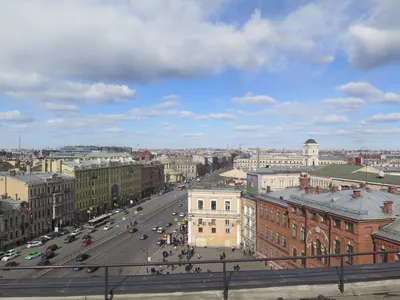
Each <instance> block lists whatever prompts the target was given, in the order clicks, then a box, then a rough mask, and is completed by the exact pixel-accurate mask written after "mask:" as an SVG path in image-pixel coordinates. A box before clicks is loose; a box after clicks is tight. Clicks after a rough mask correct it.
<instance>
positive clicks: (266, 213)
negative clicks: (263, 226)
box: [265, 208, 268, 220]
mask: <svg viewBox="0 0 400 300" xmlns="http://www.w3.org/2000/svg"><path fill="white" fill-rule="evenodd" d="M265 219H267V220H268V208H265Z"/></svg>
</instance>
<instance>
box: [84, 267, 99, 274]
mask: <svg viewBox="0 0 400 300" xmlns="http://www.w3.org/2000/svg"><path fill="white" fill-rule="evenodd" d="M98 269H99V267H90V268H87V269H86V272H88V273H94V272H96V271H97V270H98Z"/></svg>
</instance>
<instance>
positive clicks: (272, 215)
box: [271, 208, 275, 222]
mask: <svg viewBox="0 0 400 300" xmlns="http://www.w3.org/2000/svg"><path fill="white" fill-rule="evenodd" d="M274 219H275V215H274V209H273V208H271V222H274V221H275V220H274Z"/></svg>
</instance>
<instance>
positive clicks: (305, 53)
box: [0, 0, 400, 149]
mask: <svg viewBox="0 0 400 300" xmlns="http://www.w3.org/2000/svg"><path fill="white" fill-rule="evenodd" d="M399 10H400V2H399V1H389V0H379V1H377V0H370V1H337V0H335V1H329V0H327V1H287V0H282V1H281V0H280V1H261V0H258V1H256V0H248V1H240V0H197V1H194V0H182V1H181V0H174V1H159V0H146V1H120V2H118V1H86V2H84V1H68V2H54V1H38V2H31V1H29V2H27V1H9V2H8V3H7V5H5V4H3V5H2V8H1V9H0V34H1V36H2V43H1V48H2V50H1V52H0V65H1V66H2V68H1V71H0V102H1V106H0V128H1V133H2V139H1V141H0V148H9V147H14V148H16V147H17V145H18V137H19V136H21V137H22V141H23V143H22V144H23V145H22V146H23V147H37V148H41V147H42V148H43V147H59V146H62V145H66V144H96V145H99V144H102V145H106V144H107V145H111V144H113V145H129V146H134V147H136V146H137V145H140V147H142V148H180V147H184V148H186V147H221V148H225V147H226V145H231V146H232V147H236V148H238V147H239V146H238V145H239V144H242V143H243V144H247V145H248V147H256V146H260V147H266V148H273V147H277V148H284V147H285V148H300V147H301V145H302V143H303V142H304V141H305V140H306V139H308V138H310V137H312V138H316V139H318V142H319V144H320V145H321V147H323V148H360V147H367V148H371V149H395V148H398V147H399V142H398V141H396V139H393V136H395V135H396V134H399V132H400V131H399V128H398V121H399V120H400V111H399V107H400V106H399V104H400V90H399V86H398V79H397V77H398V76H396V75H397V74H398V73H399V64H398V61H399V58H400V51H399V49H400V42H399V41H400V39H399V36H400V30H399V21H398V13H397V12H398V11H399ZM72 16H73V17H72ZM38 20H40V21H38ZM10 28H12V29H13V30H10Z"/></svg>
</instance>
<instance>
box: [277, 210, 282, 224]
mask: <svg viewBox="0 0 400 300" xmlns="http://www.w3.org/2000/svg"><path fill="white" fill-rule="evenodd" d="M276 224H281V213H280V212H279V211H277V212H276Z"/></svg>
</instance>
